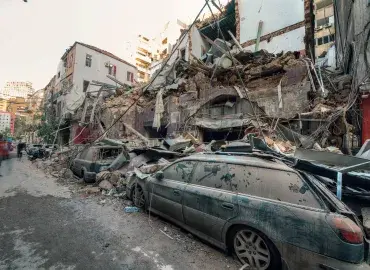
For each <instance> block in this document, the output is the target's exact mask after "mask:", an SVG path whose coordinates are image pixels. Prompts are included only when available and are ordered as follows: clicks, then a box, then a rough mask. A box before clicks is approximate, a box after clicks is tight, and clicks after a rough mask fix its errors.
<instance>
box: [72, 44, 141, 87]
mask: <svg viewBox="0 0 370 270" xmlns="http://www.w3.org/2000/svg"><path fill="white" fill-rule="evenodd" d="M86 54H89V55H91V56H92V64H91V67H87V66H86V65H85V61H86ZM107 62H110V64H112V65H115V66H116V67H117V74H116V78H117V80H119V81H121V82H123V83H126V84H128V85H132V83H131V81H128V80H127V71H130V72H132V73H133V74H134V79H136V73H137V71H136V68H134V67H132V66H129V65H127V64H125V63H122V62H120V61H118V60H116V59H113V58H111V57H109V56H107V55H104V54H101V53H99V52H97V51H95V50H91V49H89V48H87V47H85V46H82V45H80V44H76V57H75V64H74V65H75V66H74V74H73V77H74V78H73V83H74V85H75V86H76V87H77V89H78V90H81V91H82V89H83V81H84V80H86V81H90V82H91V81H93V80H95V81H100V82H104V83H107V84H113V85H114V84H115V83H114V82H113V81H112V80H110V79H109V78H107V75H108V68H107V67H106V66H105V63H107ZM98 88H99V87H92V86H90V87H89V91H96V89H98Z"/></svg>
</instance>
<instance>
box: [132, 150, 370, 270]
mask: <svg viewBox="0 0 370 270" xmlns="http://www.w3.org/2000/svg"><path fill="white" fill-rule="evenodd" d="M127 195H128V196H129V197H130V198H132V199H133V201H134V203H135V205H137V206H140V207H144V208H145V209H147V210H149V211H152V212H153V213H155V214H158V215H160V216H162V217H164V218H165V219H168V220H170V221H172V222H173V223H175V224H177V225H179V226H181V227H183V228H184V229H186V230H188V231H190V232H191V233H193V234H195V235H197V236H198V237H199V238H201V239H204V240H206V241H208V242H210V243H211V244H213V245H215V246H217V247H219V248H222V249H225V250H228V251H231V252H235V254H236V255H237V257H238V258H239V260H240V261H241V262H242V264H243V265H245V264H248V265H250V267H251V269H331V270H332V269H351V270H357V269H370V267H369V265H368V264H367V263H366V260H367V257H368V255H367V252H368V246H369V245H368V242H367V240H366V238H365V234H364V230H363V228H362V225H361V223H360V222H359V221H358V219H357V217H356V216H355V215H354V213H353V212H352V211H351V210H350V209H349V208H348V207H347V206H346V205H344V204H343V203H342V202H341V201H339V200H338V199H337V198H336V197H335V196H334V194H332V193H331V192H330V191H329V190H328V189H327V188H326V187H325V186H324V185H323V184H321V182H320V181H318V179H316V178H315V177H314V176H313V175H308V174H305V173H302V172H298V171H296V170H293V169H292V168H290V167H288V166H287V165H285V164H284V163H283V162H281V161H278V160H275V159H273V158H271V157H270V158H267V157H266V156H264V155H257V154H251V155H241V154H240V155H238V154H226V153H222V154H196V155H193V156H189V157H186V158H183V159H179V160H177V161H176V162H174V163H172V164H170V165H169V166H167V167H166V168H164V169H163V170H162V171H158V172H157V173H155V174H154V175H152V176H150V177H147V178H145V179H139V178H138V177H136V178H131V181H129V183H128V189H127Z"/></svg>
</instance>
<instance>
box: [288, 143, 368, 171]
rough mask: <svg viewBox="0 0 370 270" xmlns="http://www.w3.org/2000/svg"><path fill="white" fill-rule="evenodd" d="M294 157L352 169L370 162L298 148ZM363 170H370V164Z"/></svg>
mask: <svg viewBox="0 0 370 270" xmlns="http://www.w3.org/2000/svg"><path fill="white" fill-rule="evenodd" d="M294 157H296V158H298V159H301V160H306V161H312V162H316V163H320V164H325V165H328V166H334V167H350V166H355V165H360V164H364V163H367V162H369V160H368V159H363V158H359V157H354V156H348V155H340V154H335V153H330V152H320V151H314V150H308V149H303V148H298V149H297V150H296V151H295V153H294ZM362 169H367V170H370V164H369V163H368V164H366V165H365V166H364V167H363V168H362Z"/></svg>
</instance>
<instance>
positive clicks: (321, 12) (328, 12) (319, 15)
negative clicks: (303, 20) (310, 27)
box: [315, 4, 334, 21]
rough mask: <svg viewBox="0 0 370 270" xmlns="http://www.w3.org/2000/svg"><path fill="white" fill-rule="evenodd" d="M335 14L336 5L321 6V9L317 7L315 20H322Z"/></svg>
mask: <svg viewBox="0 0 370 270" xmlns="http://www.w3.org/2000/svg"><path fill="white" fill-rule="evenodd" d="M331 16H334V6H333V5H332V4H331V5H329V6H327V7H324V8H321V9H316V14H315V20H316V21H318V20H321V19H323V18H328V17H331Z"/></svg>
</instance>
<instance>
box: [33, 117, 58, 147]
mask: <svg viewBox="0 0 370 270" xmlns="http://www.w3.org/2000/svg"><path fill="white" fill-rule="evenodd" d="M56 130H57V126H56V124H55V122H52V123H47V122H42V123H41V124H40V125H39V126H38V130H37V136H39V137H40V138H42V139H43V141H44V142H45V143H49V144H51V143H53V141H54V138H55V132H56Z"/></svg>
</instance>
